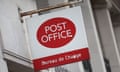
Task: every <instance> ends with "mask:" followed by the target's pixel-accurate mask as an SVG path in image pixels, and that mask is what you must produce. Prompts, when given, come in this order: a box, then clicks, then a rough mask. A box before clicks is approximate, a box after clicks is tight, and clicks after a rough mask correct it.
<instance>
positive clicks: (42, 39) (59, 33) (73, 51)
mask: <svg viewBox="0 0 120 72" xmlns="http://www.w3.org/2000/svg"><path fill="white" fill-rule="evenodd" d="M26 21H27V27H28V35H29V39H30V40H29V41H30V45H31V46H30V48H31V54H32V60H33V64H34V68H35V70H36V71H38V70H41V69H46V68H50V67H55V66H59V65H64V64H68V63H73V62H78V61H82V60H88V59H89V52H88V43H87V38H86V32H85V27H84V21H83V17H82V12H81V8H80V6H78V7H73V8H69V9H65V10H61V11H57V12H53V13H49V14H45V15H40V16H33V17H32V18H30V19H27V20H26Z"/></svg>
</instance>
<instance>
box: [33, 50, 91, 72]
mask: <svg viewBox="0 0 120 72" xmlns="http://www.w3.org/2000/svg"><path fill="white" fill-rule="evenodd" d="M89 58H90V56H89V52H88V48H82V49H78V50H73V51H70V52H66V53H61V54H57V55H53V56H48V57H43V58H39V59H35V60H33V64H34V69H35V71H38V70H42V69H47V68H50V67H55V66H59V65H64V64H68V63H73V62H78V61H82V60H88V59H89Z"/></svg>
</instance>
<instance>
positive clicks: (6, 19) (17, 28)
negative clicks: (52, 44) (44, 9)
mask: <svg viewBox="0 0 120 72" xmlns="http://www.w3.org/2000/svg"><path fill="white" fill-rule="evenodd" d="M18 7H19V8H21V10H22V11H29V10H33V9H36V5H35V0H0V31H1V35H2V38H3V39H2V40H3V46H4V49H6V50H8V51H11V52H14V53H16V54H18V55H21V56H23V57H25V58H29V57H30V56H29V53H28V48H27V44H26V39H25V34H24V29H23V24H22V23H21V22H20V19H19V13H18Z"/></svg>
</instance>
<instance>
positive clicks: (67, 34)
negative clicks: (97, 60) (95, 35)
mask: <svg viewBox="0 0 120 72" xmlns="http://www.w3.org/2000/svg"><path fill="white" fill-rule="evenodd" d="M75 33H76V30H75V26H74V24H73V22H72V21H71V20H69V19H67V18H63V17H56V18H52V19H49V20H47V21H45V22H44V23H43V24H41V25H40V27H39V29H38V31H37V40H38V42H39V43H40V44H42V45H43V46H46V47H48V48H58V47H61V46H64V45H66V44H67V43H69V42H70V41H71V40H72V39H73V38H74V36H75Z"/></svg>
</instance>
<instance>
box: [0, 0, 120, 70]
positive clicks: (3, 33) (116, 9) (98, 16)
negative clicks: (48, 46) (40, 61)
mask: <svg viewBox="0 0 120 72" xmlns="http://www.w3.org/2000/svg"><path fill="white" fill-rule="evenodd" d="M70 1H78V0H0V72H34V70H33V65H32V62H31V55H30V49H29V47H30V45H29V38H28V34H27V32H26V30H27V28H26V19H27V18H30V17H32V16H36V15H42V14H46V13H50V12H54V11H58V10H62V9H66V8H69V7H74V6H79V5H80V6H81V9H82V13H83V19H84V23H85V28H86V34H87V39H88V45H89V50H90V60H87V61H82V62H77V63H72V64H67V65H63V66H58V67H54V68H49V69H46V70H42V71H41V72H119V71H120V20H119V19H120V1H119V0H99V1H98V0H82V2H80V3H79V4H76V5H73V6H67V7H62V8H59V9H54V10H49V11H45V12H41V13H37V14H33V15H30V16H29V15H28V16H24V17H21V16H20V13H22V12H27V11H31V10H36V9H41V8H45V7H48V6H54V5H56V4H60V3H64V2H70ZM80 1H81V0H80ZM81 64H82V66H81Z"/></svg>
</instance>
